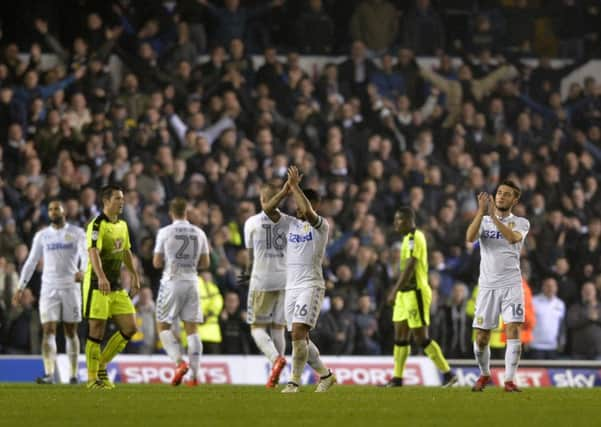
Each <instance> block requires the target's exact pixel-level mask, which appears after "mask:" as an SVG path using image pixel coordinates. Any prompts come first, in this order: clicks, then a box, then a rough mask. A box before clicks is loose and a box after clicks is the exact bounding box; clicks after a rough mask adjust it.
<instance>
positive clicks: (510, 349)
mask: <svg viewBox="0 0 601 427" xmlns="http://www.w3.org/2000/svg"><path fill="white" fill-rule="evenodd" d="M521 354H522V343H521V342H520V340H519V339H517V340H516V339H513V340H509V339H508V340H507V348H505V381H513V379H514V378H515V371H517V369H518V365H519V363H520V356H521Z"/></svg>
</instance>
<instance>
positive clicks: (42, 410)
mask: <svg viewBox="0 0 601 427" xmlns="http://www.w3.org/2000/svg"><path fill="white" fill-rule="evenodd" d="M430 425H432V426H483V427H489V426H503V427H514V426H545V427H548V426H555V425H558V426H568V427H575V426H599V425H601V389H552V388H549V389H526V390H525V391H524V392H523V393H511V394H509V393H504V392H503V391H502V390H500V389H499V388H495V387H491V388H488V389H487V390H486V391H485V392H483V393H472V392H470V391H469V389H467V388H453V389H442V388H435V387H405V388H396V389H385V388H377V387H366V386H336V387H335V388H333V389H331V390H330V391H329V392H328V393H320V394H318V393H313V387H303V388H302V390H301V392H300V393H298V394H281V393H279V392H278V391H277V390H275V391H274V390H267V389H265V388H264V387H256V386H246V387H245V386H211V385H206V386H199V387H198V388H195V389H191V388H186V387H183V386H182V387H179V388H174V387H171V386H167V385H117V388H116V389H114V390H110V391H89V390H86V388H85V387H84V386H67V385H60V386H41V385H34V384H2V385H0V426H16V427H32V426H83V427H95V426H102V427H113V426H115V427H118V426H136V427H146V426H161V427H179V426H196V427H201V426H202V427H213V426H228V427H231V426H248V427H254V426H257V427H262V426H278V427H292V426H303V427H311V426H341V427H347V426H349V427H350V426H368V427H376V426H408V427H409V426H410V427H415V426H430Z"/></svg>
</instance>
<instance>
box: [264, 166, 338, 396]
mask: <svg viewBox="0 0 601 427" xmlns="http://www.w3.org/2000/svg"><path fill="white" fill-rule="evenodd" d="M300 181H301V175H300V174H299V172H298V169H297V168H296V167H295V166H292V167H290V168H289V169H288V181H287V182H286V184H285V185H284V189H283V190H282V192H284V195H285V194H287V192H288V191H290V192H291V193H292V195H293V196H294V200H295V202H296V206H297V213H296V218H294V217H291V216H288V215H282V217H281V219H280V221H284V222H283V223H288V243H287V245H286V298H285V306H286V323H287V325H288V329H289V330H290V331H291V334H292V376H291V378H290V381H289V382H288V384H287V385H286V387H285V388H284V389H283V390H282V392H283V393H295V392H297V391H298V388H299V384H300V381H301V375H302V373H303V370H304V368H305V365H306V364H307V363H309V366H311V367H312V368H313V369H314V370H315V372H317V374H318V375H319V376H320V381H319V384H318V385H317V388H316V389H315V391H316V392H325V391H328V389H329V388H330V387H332V385H334V384H335V383H336V377H335V376H334V375H333V374H332V372H331V371H330V370H329V369H328V368H326V367H325V366H324V364H323V362H322V361H321V358H320V356H319V350H318V349H317V346H316V345H315V344H314V343H313V342H312V341H311V340H310V339H309V331H310V330H311V329H312V328H314V327H315V324H316V323H317V318H318V317H319V312H320V310H321V304H322V302H323V298H324V294H325V282H324V279H323V271H322V270H323V267H322V263H323V257H324V254H325V250H326V244H327V243H328V230H329V225H328V222H327V221H326V220H325V219H324V218H323V217H321V216H319V215H318V214H317V213H316V212H315V210H316V209H319V202H320V197H319V194H318V193H317V192H316V191H315V190H311V189H307V190H304V191H303V190H301V188H300V187H299V184H300ZM286 187H287V189H286ZM282 192H280V193H278V195H282ZM281 197H283V195H282V196H281ZM276 201H277V199H276ZM266 213H268V214H271V210H269V211H267V210H266Z"/></svg>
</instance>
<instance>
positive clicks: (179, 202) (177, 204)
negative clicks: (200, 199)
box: [169, 197, 188, 218]
mask: <svg viewBox="0 0 601 427" xmlns="http://www.w3.org/2000/svg"><path fill="white" fill-rule="evenodd" d="M187 208H188V202H187V201H186V199H184V198H183V197H176V198H174V199H173V200H171V202H170V203H169V210H170V211H171V213H173V214H174V215H175V216H177V217H179V218H181V217H183V216H184V215H185V214H186V209H187Z"/></svg>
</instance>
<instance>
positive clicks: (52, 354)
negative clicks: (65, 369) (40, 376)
mask: <svg viewBox="0 0 601 427" xmlns="http://www.w3.org/2000/svg"><path fill="white" fill-rule="evenodd" d="M42 360H43V361H44V373H45V374H46V375H49V376H54V365H55V361H56V335H44V336H43V338H42Z"/></svg>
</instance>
